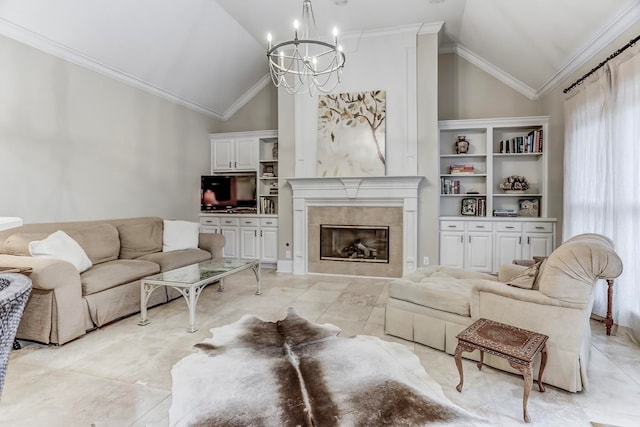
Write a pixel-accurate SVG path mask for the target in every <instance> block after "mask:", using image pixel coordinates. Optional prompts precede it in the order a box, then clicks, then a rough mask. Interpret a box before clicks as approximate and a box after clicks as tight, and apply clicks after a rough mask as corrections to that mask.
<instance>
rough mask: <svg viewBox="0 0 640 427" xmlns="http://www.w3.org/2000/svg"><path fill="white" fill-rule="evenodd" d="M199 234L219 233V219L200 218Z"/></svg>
mask: <svg viewBox="0 0 640 427" xmlns="http://www.w3.org/2000/svg"><path fill="white" fill-rule="evenodd" d="M200 232H201V233H220V218H217V217H211V216H201V217H200Z"/></svg>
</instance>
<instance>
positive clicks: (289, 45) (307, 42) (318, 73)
mask: <svg viewBox="0 0 640 427" xmlns="http://www.w3.org/2000/svg"><path fill="white" fill-rule="evenodd" d="M315 23H316V20H315V17H314V16H313V9H312V8H311V0H303V1H302V23H300V22H298V20H295V21H294V23H293V28H294V37H293V40H289V41H285V42H282V43H278V44H276V45H275V46H271V42H272V36H271V33H269V34H268V35H267V40H268V42H269V47H268V49H267V58H268V60H269V70H270V73H271V80H272V81H273V84H274V85H276V86H277V87H283V88H285V89H286V90H287V92H288V93H290V94H292V95H293V94H300V93H309V94H310V95H314V94H315V91H316V90H318V91H320V92H323V93H328V92H331V91H332V90H333V89H334V88H335V87H336V86H337V85H338V83H340V81H341V80H342V68H343V67H344V61H345V55H344V52H342V47H341V46H339V45H338V30H337V29H336V28H334V29H333V44H331V43H328V42H325V41H321V40H312V39H310V38H309V37H310V35H309V31H310V30H311V27H312V25H313V30H314V32H315V33H316V38H317V29H316V25H315ZM298 36H300V38H299V37H298Z"/></svg>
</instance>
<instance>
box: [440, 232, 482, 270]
mask: <svg viewBox="0 0 640 427" xmlns="http://www.w3.org/2000/svg"><path fill="white" fill-rule="evenodd" d="M491 227H492V224H491V223H484V222H468V221H442V222H441V225H440V228H441V230H442V231H441V232H440V265H443V266H446V267H455V268H465V269H470V270H477V271H484V272H491V271H493V257H492V254H493V250H492V248H493V233H492V232H491Z"/></svg>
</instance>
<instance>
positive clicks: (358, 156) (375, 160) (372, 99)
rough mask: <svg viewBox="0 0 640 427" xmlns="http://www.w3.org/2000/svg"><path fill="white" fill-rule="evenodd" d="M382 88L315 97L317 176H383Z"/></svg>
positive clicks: (384, 106) (383, 116)
mask: <svg viewBox="0 0 640 427" xmlns="http://www.w3.org/2000/svg"><path fill="white" fill-rule="evenodd" d="M386 104H387V94H386V91H384V90H374V91H369V92H354V93H340V94H325V95H320V96H319V97H318V152H317V161H318V165H317V175H318V176H326V177H329V176H384V175H385V173H386V157H385V155H386V141H385V132H386V131H385V130H386V117H387V112H386Z"/></svg>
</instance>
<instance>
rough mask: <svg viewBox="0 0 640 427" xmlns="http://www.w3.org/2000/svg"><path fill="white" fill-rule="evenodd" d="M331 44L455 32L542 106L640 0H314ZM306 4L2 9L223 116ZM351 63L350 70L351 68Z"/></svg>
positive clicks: (623, 24) (28, 32)
mask: <svg viewBox="0 0 640 427" xmlns="http://www.w3.org/2000/svg"><path fill="white" fill-rule="evenodd" d="M312 4H313V9H314V12H315V18H316V22H317V27H318V32H319V33H320V36H323V35H327V34H329V32H330V31H331V29H332V28H333V27H334V26H336V27H338V28H339V29H340V31H341V33H343V34H345V35H346V36H356V35H357V34H359V33H362V32H369V31H377V30H382V29H385V30H388V29H393V28H402V27H405V26H408V25H416V24H418V25H419V24H430V23H437V22H443V23H444V25H443V29H442V33H441V45H440V50H441V52H456V53H458V54H459V55H460V56H462V57H464V58H465V59H467V60H469V61H470V62H472V63H474V64H475V65H477V66H479V67H480V68H482V69H483V70H485V71H487V72H489V73H491V74H492V75H494V76H495V77H497V78H498V79H500V80H502V81H503V82H504V83H506V84H508V85H509V86H511V87H512V88H514V89H516V90H518V91H519V92H521V93H522V94H523V95H525V96H527V97H529V98H532V99H536V98H538V97H540V96H542V95H544V94H545V93H546V92H548V91H549V90H550V89H552V88H553V87H554V86H556V85H557V83H558V82H559V81H561V80H562V79H563V78H565V77H566V76H567V75H569V74H570V73H571V72H573V71H575V70H576V69H577V68H578V67H579V66H580V65H582V64H583V63H584V62H585V61H586V60H587V59H589V58H590V57H591V56H592V55H593V54H594V53H596V52H598V51H599V50H600V49H602V47H604V46H605V45H606V44H608V43H609V42H610V41H611V40H613V39H614V38H615V37H617V36H618V35H620V34H621V33H622V31H624V30H625V29H626V28H628V27H629V26H630V25H632V24H634V23H635V22H637V21H638V20H639V19H640V0H615V1H614V0H535V1H532V0H395V1H390V0H384V1H383V0H313V2H312ZM301 11H302V0H186V1H185V0H109V1H104V0H0V34H4V35H6V36H8V37H11V38H14V39H16V40H19V41H21V42H23V43H26V44H29V45H31V46H33V47H36V48H38V49H41V50H43V51H46V52H48V53H51V54H53V55H56V56H59V57H62V58H65V59H67V60H69V61H71V62H74V63H77V64H79V65H82V66H84V67H87V68H90V69H92V70H95V71H98V72H100V73H103V74H106V75H108V76H110V77H112V78H115V79H118V80H121V81H124V82H126V83H127V84H131V85H133V86H136V87H139V88H141V89H144V90H146V91H149V92H152V93H154V94H157V95H159V96H162V97H165V98H167V99H169V100H171V101H174V102H177V103H179V104H182V105H185V106H187V107H189V108H191V109H194V110H196V111H200V112H203V113H205V114H208V115H211V116H213V117H216V118H220V119H225V118H228V117H230V116H231V115H232V114H233V113H234V112H235V111H237V110H238V109H239V108H240V107H241V106H242V105H244V104H245V103H246V102H247V101H248V100H250V99H251V98H252V97H253V95H255V94H256V93H257V92H258V91H259V90H260V89H262V88H263V87H264V86H265V85H267V84H270V80H269V78H268V75H267V73H268V70H267V65H266V51H265V50H266V41H265V38H266V34H267V32H272V33H273V34H274V37H275V39H276V40H284V39H287V38H290V37H291V36H292V27H291V23H292V22H293V20H294V19H295V18H298V17H299V16H300V14H301ZM347 64H348V62H347Z"/></svg>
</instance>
